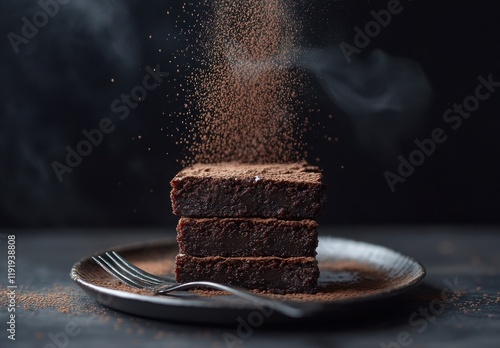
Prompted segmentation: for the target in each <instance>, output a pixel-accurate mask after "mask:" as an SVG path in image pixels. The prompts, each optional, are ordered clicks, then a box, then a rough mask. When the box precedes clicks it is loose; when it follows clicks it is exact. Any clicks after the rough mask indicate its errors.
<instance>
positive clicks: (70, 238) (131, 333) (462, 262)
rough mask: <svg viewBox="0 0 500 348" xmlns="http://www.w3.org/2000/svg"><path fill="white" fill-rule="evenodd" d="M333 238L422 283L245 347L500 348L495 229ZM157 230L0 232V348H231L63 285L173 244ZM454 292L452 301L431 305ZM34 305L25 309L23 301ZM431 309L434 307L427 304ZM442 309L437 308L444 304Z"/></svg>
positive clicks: (400, 230) (350, 231)
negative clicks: (73, 273)
mask: <svg viewBox="0 0 500 348" xmlns="http://www.w3.org/2000/svg"><path fill="white" fill-rule="evenodd" d="M9 234H14V235H15V236H16V256H17V265H16V266H17V273H16V284H17V285H18V289H17V292H18V294H17V296H18V297H17V306H18V307H17V311H16V336H15V337H16V341H15V342H14V341H11V340H9V339H8V338H7V336H8V335H9V333H8V332H7V331H6V329H7V328H8V327H7V326H8V324H7V323H6V321H7V320H9V319H8V315H9V313H8V312H7V308H8V307H6V304H7V302H8V298H7V293H6V286H7V268H6V267H7V266H6V264H7V244H8V243H7V242H8V239H7V237H6V236H7V235H9ZM320 234H321V235H335V236H340V237H345V238H350V239H356V240H363V241H367V242H372V243H376V244H381V245H384V246H387V247H390V248H393V249H395V250H397V251H400V252H402V253H404V254H408V255H411V256H413V257H415V258H417V259H418V260H419V261H421V263H422V264H424V266H425V267H426V269H427V277H426V279H425V281H424V283H423V284H422V285H421V286H419V287H418V288H416V289H413V290H411V291H410V292H409V293H407V294H404V295H402V296H400V297H399V298H397V299H394V300H391V301H388V302H386V303H385V304H384V306H383V307H381V308H377V309H375V310H374V309H370V310H367V311H365V312H363V313H353V314H354V315H353V317H349V318H343V317H339V316H338V315H336V313H331V320H328V319H326V320H324V321H322V322H320V323H310V322H307V321H305V322H303V323H301V324H300V325H294V326H284V327H268V326H266V325H264V326H262V327H259V328H256V329H255V330H254V331H253V332H252V333H251V334H249V335H248V337H245V339H244V340H241V341H240V343H243V344H242V345H240V346H243V347H259V348H262V347H273V348H278V347H286V348H293V347H391V348H397V347H440V348H442V347H453V348H459V347H500V228H498V227H453V226H430V227H426V226H422V227H386V228H384V227H359V228H348V227H335V228H328V227H323V228H322V229H321V230H320ZM173 235H174V231H173V230H170V231H168V230H167V231H162V230H120V231H117V230H57V231H47V230H39V231H36V230H34V231H26V230H18V231H1V232H0V237H1V239H0V241H1V243H0V250H1V252H0V256H1V261H0V265H2V266H0V287H1V289H2V292H1V293H2V296H3V297H4V298H2V299H1V301H2V307H1V309H0V313H1V324H0V327H1V328H2V329H1V330H0V346H1V347H47V348H49V347H50V348H54V347H68V348H72V347H75V348H76V347H85V348H88V347H109V348H110V347H129V346H131V347H135V346H137V347H214V348H215V347H231V346H237V345H231V344H228V342H226V341H225V340H224V334H225V333H229V334H236V329H237V325H238V323H237V322H236V318H235V324H234V326H226V327H221V326H202V325H185V324H176V323H169V322H162V321H156V320H149V319H144V318H139V317H134V316H130V315H127V314H124V313H119V312H115V311H113V310H111V309H107V308H105V307H102V306H101V305H99V304H97V303H96V302H95V301H94V300H92V299H91V298H89V297H88V296H86V295H85V294H84V293H83V291H81V290H80V289H79V288H78V287H77V286H76V285H74V284H73V283H72V281H71V280H70V278H69V271H70V269H71V266H72V265H73V263H74V262H76V261H77V260H78V259H80V258H82V257H85V256H88V255H90V254H92V253H94V252H95V251H97V250H101V249H105V248H108V247H112V246H116V245H121V244H125V243H130V242H137V241H144V240H154V239H161V238H164V237H172V236H173ZM450 283H451V284H458V285H456V289H454V291H455V292H456V293H455V295H454V296H452V297H450V299H447V300H446V301H445V302H444V307H442V306H440V304H439V303H437V302H436V301H437V300H438V299H439V298H440V293H441V291H443V290H446V289H447V288H448V287H449V284H450ZM28 295H29V296H34V297H35V298H37V299H38V301H39V302H37V304H36V305H32V306H30V308H27V306H26V303H24V304H23V303H22V300H23V298H24V297H23V296H28ZM433 301H434V302H433ZM441 304H442V302H441Z"/></svg>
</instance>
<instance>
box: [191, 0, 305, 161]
mask: <svg viewBox="0 0 500 348" xmlns="http://www.w3.org/2000/svg"><path fill="white" fill-rule="evenodd" d="M204 3H205V4H206V5H208V7H209V9H210V10H209V12H208V13H207V14H206V18H205V19H204V20H203V23H204V24H203V28H202V32H201V39H200V41H199V45H200V49H201V52H200V54H199V55H198V56H197V58H196V59H197V60H198V66H199V68H197V69H195V70H194V71H193V72H192V75H191V76H190V78H189V81H190V85H191V86H190V88H188V91H190V92H189V93H190V94H189V95H188V98H187V99H188V103H187V104H186V109H187V111H186V114H187V120H186V122H187V123H188V124H189V126H190V129H189V133H188V134H187V135H186V137H185V138H184V139H183V140H182V143H184V144H185V145H186V146H187V148H188V152H189V155H188V157H187V159H186V160H185V161H184V164H192V163H216V162H230V161H239V162H250V163H255V162H259V163H272V162H294V161H297V160H300V159H302V157H303V154H302V153H301V151H302V143H301V131H300V129H301V127H300V126H299V124H298V123H299V121H298V117H297V114H296V111H297V109H298V108H299V106H300V101H299V99H298V95H299V92H300V89H301V82H302V81H301V79H302V77H301V76H302V75H301V73H300V72H299V71H298V70H297V69H294V68H293V65H294V60H295V58H296V55H297V52H298V51H299V49H298V45H297V40H298V33H299V32H300V25H299V23H298V22H297V21H296V20H295V18H294V15H293V11H292V8H291V5H290V4H289V3H288V2H286V1H284V0H241V1H231V0H206V1H205V2H204ZM197 40H198V38H197Z"/></svg>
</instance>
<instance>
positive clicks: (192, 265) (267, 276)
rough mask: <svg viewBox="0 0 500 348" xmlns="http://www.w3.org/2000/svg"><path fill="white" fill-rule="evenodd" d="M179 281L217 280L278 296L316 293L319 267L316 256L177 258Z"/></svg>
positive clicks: (181, 255) (176, 273)
mask: <svg viewBox="0 0 500 348" xmlns="http://www.w3.org/2000/svg"><path fill="white" fill-rule="evenodd" d="M175 277H176V280H177V282H179V283H186V282H191V281H203V280H204V281H214V282H218V283H225V284H231V285H235V286H241V287H243V288H247V289H257V290H262V291H268V292H272V293H278V294H286V293H315V292H316V291H317V286H318V278H319V268H318V262H317V261H316V259H315V258H314V257H290V258H279V257H220V256H211V257H195V256H190V255H185V254H179V255H177V257H176V267H175Z"/></svg>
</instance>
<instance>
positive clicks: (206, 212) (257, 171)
mask: <svg viewBox="0 0 500 348" xmlns="http://www.w3.org/2000/svg"><path fill="white" fill-rule="evenodd" d="M171 185H172V192H171V195H170V196H171V199H172V208H173V211H174V214H176V215H181V216H184V217H263V218H268V217H269V218H279V219H290V220H301V219H313V218H315V217H316V216H317V215H318V214H319V213H320V212H321V211H322V209H323V207H324V206H325V204H326V187H325V185H324V184H323V182H322V174H321V172H320V170H319V168H318V167H314V166H310V165H308V164H307V163H305V162H302V163H293V164H240V163H218V164H196V165H194V166H192V167H189V168H186V169H184V170H182V171H181V172H180V173H179V174H178V175H177V176H176V177H175V178H174V179H173V180H172V181H171Z"/></svg>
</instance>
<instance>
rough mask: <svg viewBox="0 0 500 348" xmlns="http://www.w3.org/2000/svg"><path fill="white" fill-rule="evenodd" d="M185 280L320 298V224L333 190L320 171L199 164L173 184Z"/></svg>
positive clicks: (179, 267)
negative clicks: (316, 294) (317, 219)
mask: <svg viewBox="0 0 500 348" xmlns="http://www.w3.org/2000/svg"><path fill="white" fill-rule="evenodd" d="M171 185H172V192H171V199H172V207H173V211H174V214H176V215H180V216H182V217H181V219H180V221H179V224H178V225H177V242H178V244H179V254H178V255H177V258H176V279H177V281H178V282H179V283H183V282H189V281H198V280H207V281H215V282H220V283H226V284H232V285H237V286H241V287H245V288H249V289H258V290H262V291H268V292H273V293H314V292H315V291H316V289H317V282H318V277H319V269H318V263H317V261H316V247H317V245H318V234H317V231H316V228H317V223H316V222H315V221H314V220H313V219H314V218H315V217H316V216H317V215H318V214H319V213H320V212H321V211H322V209H323V207H324V205H325V203H326V188H325V186H324V184H323V182H322V174H321V172H320V171H319V169H318V168H317V167H313V166H309V165H307V163H294V164H265V165H264V164H239V163H220V164H198V165H194V166H192V167H189V168H186V169H184V170H182V171H181V172H180V173H179V174H178V175H177V176H176V177H175V178H174V179H173V180H172V182H171Z"/></svg>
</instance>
